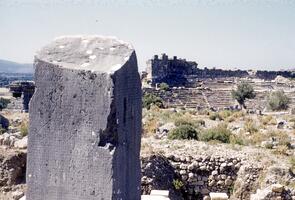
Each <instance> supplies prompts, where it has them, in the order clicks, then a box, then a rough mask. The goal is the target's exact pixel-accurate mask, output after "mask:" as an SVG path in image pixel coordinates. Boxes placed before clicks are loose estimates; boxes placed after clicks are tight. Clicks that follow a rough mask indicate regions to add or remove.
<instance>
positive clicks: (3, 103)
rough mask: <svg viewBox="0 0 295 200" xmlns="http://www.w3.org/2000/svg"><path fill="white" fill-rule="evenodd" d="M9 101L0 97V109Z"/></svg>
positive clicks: (5, 106)
mask: <svg viewBox="0 0 295 200" xmlns="http://www.w3.org/2000/svg"><path fill="white" fill-rule="evenodd" d="M9 103H10V100H9V99H5V98H2V97H1V98H0V110H2V109H5V108H7V105H8V104H9Z"/></svg>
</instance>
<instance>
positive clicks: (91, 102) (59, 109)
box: [27, 36, 141, 200]
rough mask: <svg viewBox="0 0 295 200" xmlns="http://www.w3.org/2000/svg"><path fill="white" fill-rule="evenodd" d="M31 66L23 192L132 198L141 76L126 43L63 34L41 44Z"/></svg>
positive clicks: (72, 198) (37, 196)
mask: <svg viewBox="0 0 295 200" xmlns="http://www.w3.org/2000/svg"><path fill="white" fill-rule="evenodd" d="M50 52H54V54H52V53H50ZM85 63H86V64H85ZM35 67H36V71H35V79H36V80H35V81H36V92H35V94H34V96H33V98H32V100H31V103H30V129H29V136H28V162H27V163H28V165H27V186H28V188H27V200H41V199H42V200H60V199H63V200H82V199H83V200H94V199H105V200H111V199H122V200H131V199H134V200H139V199H140V160H139V152H140V138H141V83H140V77H139V74H138V69H137V60H136V55H135V51H134V50H133V49H132V47H131V46H130V45H129V44H127V43H124V42H122V41H120V40H116V39H114V38H108V37H106V38H105V37H98V36H88V37H84V36H82V37H65V38H61V39H57V40H55V41H54V42H53V43H51V44H49V45H48V46H46V47H44V48H43V49H42V50H41V51H40V52H39V53H38V55H37V56H36V58H35Z"/></svg>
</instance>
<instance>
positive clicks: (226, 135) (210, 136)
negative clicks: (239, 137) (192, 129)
mask: <svg viewBox="0 0 295 200" xmlns="http://www.w3.org/2000/svg"><path fill="white" fill-rule="evenodd" d="M231 135H232V133H231V131H230V130H228V129H227V125H226V124H220V125H218V126H216V127H214V128H210V129H208V130H206V131H204V132H203V133H202V134H201V138H200V139H201V140H202V141H206V142H208V141H211V140H216V141H220V142H223V143H230V139H231Z"/></svg>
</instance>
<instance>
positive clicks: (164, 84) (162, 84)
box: [159, 83, 169, 91]
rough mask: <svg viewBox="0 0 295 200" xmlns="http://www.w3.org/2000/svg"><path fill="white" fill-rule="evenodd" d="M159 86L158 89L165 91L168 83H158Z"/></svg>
mask: <svg viewBox="0 0 295 200" xmlns="http://www.w3.org/2000/svg"><path fill="white" fill-rule="evenodd" d="M159 88H160V90H164V91H167V90H169V85H168V84H167V83H160V85H159Z"/></svg>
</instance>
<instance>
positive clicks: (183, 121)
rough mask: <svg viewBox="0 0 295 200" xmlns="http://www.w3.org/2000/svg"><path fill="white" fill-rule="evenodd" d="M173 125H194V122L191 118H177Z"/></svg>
mask: <svg viewBox="0 0 295 200" xmlns="http://www.w3.org/2000/svg"><path fill="white" fill-rule="evenodd" d="M174 124H175V126H182V125H189V126H193V127H195V124H194V122H193V121H192V120H189V119H185V118H177V119H176V120H175V122H174Z"/></svg>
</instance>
